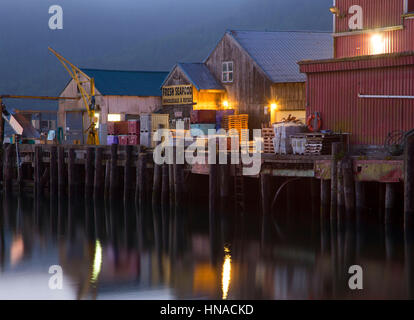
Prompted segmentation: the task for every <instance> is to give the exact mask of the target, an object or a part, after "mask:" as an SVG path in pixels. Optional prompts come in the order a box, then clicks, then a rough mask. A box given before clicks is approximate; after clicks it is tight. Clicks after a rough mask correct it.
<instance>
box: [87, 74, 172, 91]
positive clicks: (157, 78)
mask: <svg viewBox="0 0 414 320" xmlns="http://www.w3.org/2000/svg"><path fill="white" fill-rule="evenodd" d="M81 70H82V71H83V72H84V73H86V74H87V75H88V76H89V77H91V78H94V80H95V86H96V88H97V89H98V90H99V92H100V93H101V94H102V95H104V96H141V97H160V96H161V90H160V86H161V83H162V82H163V81H164V79H165V77H166V76H167V75H168V72H158V71H116V70H98V69H81Z"/></svg>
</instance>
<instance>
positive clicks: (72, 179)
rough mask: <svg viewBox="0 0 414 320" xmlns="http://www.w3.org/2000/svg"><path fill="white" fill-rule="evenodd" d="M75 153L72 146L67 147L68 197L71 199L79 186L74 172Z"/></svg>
mask: <svg viewBox="0 0 414 320" xmlns="http://www.w3.org/2000/svg"><path fill="white" fill-rule="evenodd" d="M75 161H76V153H75V149H74V148H69V151H68V184H69V198H71V199H73V198H74V197H75V196H76V193H77V191H79V190H78V187H79V184H78V181H77V179H76V178H77V174H76V165H75Z"/></svg>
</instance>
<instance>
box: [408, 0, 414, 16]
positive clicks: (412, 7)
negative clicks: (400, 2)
mask: <svg viewBox="0 0 414 320" xmlns="http://www.w3.org/2000/svg"><path fill="white" fill-rule="evenodd" d="M407 13H414V0H407Z"/></svg>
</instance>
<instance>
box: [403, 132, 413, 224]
mask: <svg viewBox="0 0 414 320" xmlns="http://www.w3.org/2000/svg"><path fill="white" fill-rule="evenodd" d="M413 225H414V135H410V136H408V137H407V139H406V146H405V153H404V226H405V228H409V227H412V226H413Z"/></svg>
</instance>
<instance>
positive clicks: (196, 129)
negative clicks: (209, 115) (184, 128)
mask: <svg viewBox="0 0 414 320" xmlns="http://www.w3.org/2000/svg"><path fill="white" fill-rule="evenodd" d="M190 128H191V129H190V134H191V136H193V137H197V136H200V135H201V134H204V135H208V130H211V129H214V132H215V131H216V124H215V123H194V124H191V125H190ZM200 130H201V132H200Z"/></svg>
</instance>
